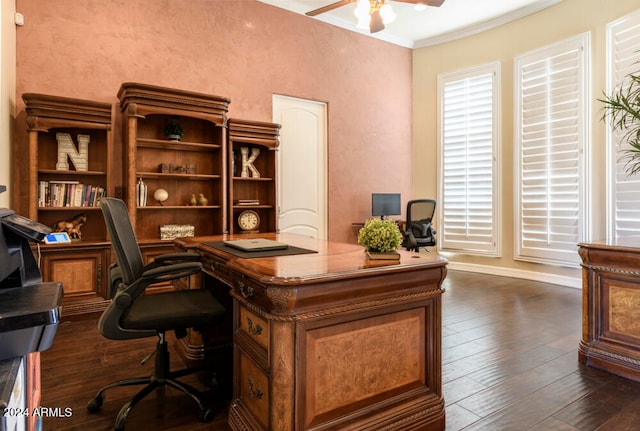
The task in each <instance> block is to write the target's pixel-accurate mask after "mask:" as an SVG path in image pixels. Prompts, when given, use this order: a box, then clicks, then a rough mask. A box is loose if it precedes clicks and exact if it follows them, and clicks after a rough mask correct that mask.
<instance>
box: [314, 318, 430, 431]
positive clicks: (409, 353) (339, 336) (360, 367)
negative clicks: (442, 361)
mask: <svg viewBox="0 0 640 431" xmlns="http://www.w3.org/2000/svg"><path fill="white" fill-rule="evenodd" d="M425 314H426V313H425V309H424V308H417V309H412V310H407V311H401V312H397V313H392V314H386V315H383V316H377V317H372V318H368V319H362V320H356V321H351V322H346V323H342V324H339V325H331V326H327V327H322V328H318V329H313V330H310V331H308V332H307V333H306V350H305V352H304V355H305V357H306V370H305V378H306V406H307V410H306V416H307V421H306V425H307V426H308V425H311V424H313V422H314V419H316V418H317V417H318V416H320V415H325V414H327V413H329V412H332V411H338V410H340V409H342V411H343V412H344V410H345V409H347V410H349V409H350V408H352V409H355V408H357V407H358V402H360V401H363V400H366V399H369V398H372V397H376V396H379V395H380V394H384V393H390V392H391V391H393V390H395V389H398V388H407V387H411V386H415V387H418V386H421V385H424V384H425V373H424V370H425V363H426V358H425V356H426V354H425ZM325 420H326V418H325Z"/></svg>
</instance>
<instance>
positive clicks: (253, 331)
mask: <svg viewBox="0 0 640 431" xmlns="http://www.w3.org/2000/svg"><path fill="white" fill-rule="evenodd" d="M247 325H248V326H249V328H248V329H249V334H251V335H260V334H262V325H260V324H259V323H258V324H257V325H256V327H255V328H254V327H253V320H251V318H250V317H247Z"/></svg>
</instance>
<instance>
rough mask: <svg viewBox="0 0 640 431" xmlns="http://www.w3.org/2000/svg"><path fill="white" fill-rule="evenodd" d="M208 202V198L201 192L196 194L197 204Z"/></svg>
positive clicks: (204, 204) (203, 204) (201, 204)
mask: <svg viewBox="0 0 640 431" xmlns="http://www.w3.org/2000/svg"><path fill="white" fill-rule="evenodd" d="M208 203H209V199H207V198H205V197H204V195H203V194H202V193H200V194H199V195H198V205H200V206H203V207H204V206H206V205H207V204H208Z"/></svg>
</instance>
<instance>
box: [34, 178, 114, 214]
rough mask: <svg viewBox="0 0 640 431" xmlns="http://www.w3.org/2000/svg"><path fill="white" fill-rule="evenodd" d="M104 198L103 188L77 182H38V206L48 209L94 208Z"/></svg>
mask: <svg viewBox="0 0 640 431" xmlns="http://www.w3.org/2000/svg"><path fill="white" fill-rule="evenodd" d="M103 196H105V190H104V187H101V186H92V185H90V184H80V183H79V182H78V181H40V182H39V183H38V206H39V207H41V208H42V207H49V208H64V207H94V206H96V205H98V201H99V200H100V198H101V197H103Z"/></svg>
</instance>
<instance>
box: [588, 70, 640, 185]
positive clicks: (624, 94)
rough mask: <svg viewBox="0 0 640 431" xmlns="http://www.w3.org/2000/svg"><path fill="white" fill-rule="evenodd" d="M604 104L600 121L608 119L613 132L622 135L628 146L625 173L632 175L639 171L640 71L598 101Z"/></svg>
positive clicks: (631, 74)
mask: <svg viewBox="0 0 640 431" xmlns="http://www.w3.org/2000/svg"><path fill="white" fill-rule="evenodd" d="M598 100H599V101H600V102H603V103H604V114H603V115H602V120H603V121H605V120H607V119H609V120H610V121H611V127H612V129H613V131H620V132H621V133H622V140H623V141H626V142H627V143H628V144H629V147H627V148H625V149H624V150H623V153H624V157H625V158H626V159H627V161H626V165H625V171H626V172H627V175H634V174H637V173H638V172H639V171H640V71H638V72H635V73H630V74H628V75H627V76H626V77H625V79H624V80H623V81H622V83H621V84H620V85H619V86H618V87H616V89H615V90H614V91H613V93H612V94H611V95H606V94H605V96H604V99H598Z"/></svg>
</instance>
